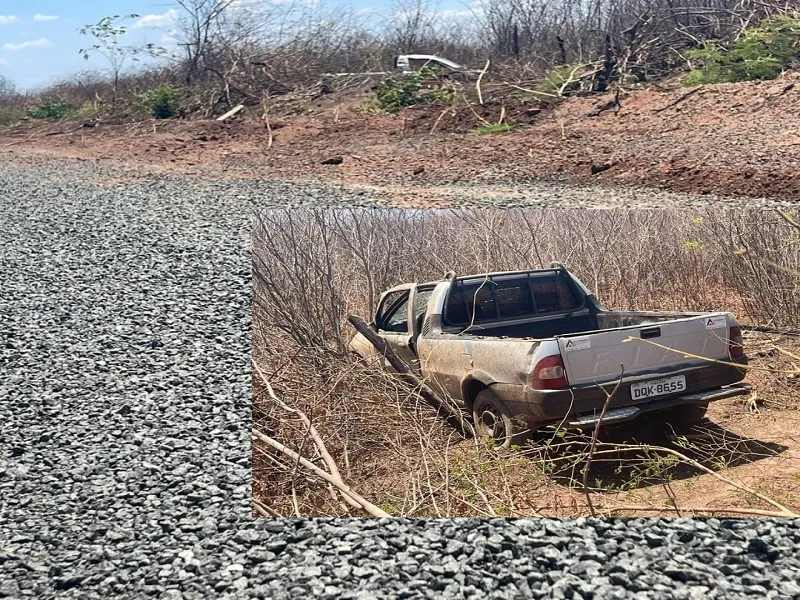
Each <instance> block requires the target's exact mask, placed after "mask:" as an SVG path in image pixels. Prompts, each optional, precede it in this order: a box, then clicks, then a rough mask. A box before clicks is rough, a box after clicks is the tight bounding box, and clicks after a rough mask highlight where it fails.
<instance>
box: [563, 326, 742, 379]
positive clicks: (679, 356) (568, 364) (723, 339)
mask: <svg viewBox="0 0 800 600" xmlns="http://www.w3.org/2000/svg"><path fill="white" fill-rule="evenodd" d="M727 315H728V313H724V312H723V313H709V314H706V315H702V316H695V317H689V318H684V319H675V320H671V321H661V322H658V323H650V324H647V325H637V326H633V327H624V328H621V329H611V330H608V331H598V332H594V333H588V334H584V335H580V334H577V335H569V336H563V337H559V338H557V339H558V347H559V350H560V351H561V356H562V358H563V359H564V366H565V368H566V371H567V379H568V380H569V382H570V384H571V385H580V384H586V383H596V382H603V381H609V380H612V379H614V378H615V377H618V376H619V373H620V365H624V366H625V376H626V378H627V377H628V376H631V375H636V374H642V373H647V372H659V371H662V370H664V371H668V370H669V367H670V366H673V365H678V364H683V365H685V364H686V363H692V362H696V363H697V364H704V363H705V361H702V360H700V359H697V358H686V357H685V356H684V355H683V353H685V352H688V353H691V354H696V355H699V356H703V357H706V358H713V359H717V360H720V359H722V360H728V336H729V331H730V329H729V321H728V316H727ZM627 338H634V339H633V340H631V341H629V342H624V341H623V340H625V339H627ZM654 344H658V345H657V346H656V345H654ZM667 348H669V350H668V349H667ZM676 350H677V352H676Z"/></svg>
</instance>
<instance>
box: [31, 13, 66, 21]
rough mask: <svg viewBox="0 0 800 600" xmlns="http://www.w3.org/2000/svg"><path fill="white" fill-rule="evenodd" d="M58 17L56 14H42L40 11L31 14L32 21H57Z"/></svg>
mask: <svg viewBox="0 0 800 600" xmlns="http://www.w3.org/2000/svg"><path fill="white" fill-rule="evenodd" d="M60 18H61V17H59V16H58V15H42V14H40V13H36V14H35V15H33V20H34V21H57V20H58V19H60Z"/></svg>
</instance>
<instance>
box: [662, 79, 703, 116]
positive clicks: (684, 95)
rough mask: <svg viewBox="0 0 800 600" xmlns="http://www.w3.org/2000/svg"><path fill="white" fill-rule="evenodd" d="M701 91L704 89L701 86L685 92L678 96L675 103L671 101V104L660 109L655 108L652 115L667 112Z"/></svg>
mask: <svg viewBox="0 0 800 600" xmlns="http://www.w3.org/2000/svg"><path fill="white" fill-rule="evenodd" d="M702 89H704V88H703V86H702V85H701V86H699V87H696V88H694V89H693V90H689V91H688V92H686V93H685V94H683V95H682V96H680V97H679V98H678V99H677V100H675V101H673V102H670V103H669V104H667V105H666V106H662V107H661V108H656V109H655V110H653V112H654V113H660V112H663V111H665V110H667V109H668V108H672V107H673V106H675V105H676V104H679V103H680V102H683V101H684V100H686V99H687V98H688V97H689V96H691V95H692V94H696V93H697V92H699V91H700V90H702Z"/></svg>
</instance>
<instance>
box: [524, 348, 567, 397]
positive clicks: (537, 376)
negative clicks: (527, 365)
mask: <svg viewBox="0 0 800 600" xmlns="http://www.w3.org/2000/svg"><path fill="white" fill-rule="evenodd" d="M568 385H569V382H568V381H567V371H566V369H564V361H563V360H561V356H559V355H557V354H556V355H555V356H545V357H544V358H543V359H542V360H540V361H539V362H538V363H536V366H535V367H534V368H533V377H532V378H531V387H532V388H533V389H534V390H556V389H559V388H565V387H567V386H568Z"/></svg>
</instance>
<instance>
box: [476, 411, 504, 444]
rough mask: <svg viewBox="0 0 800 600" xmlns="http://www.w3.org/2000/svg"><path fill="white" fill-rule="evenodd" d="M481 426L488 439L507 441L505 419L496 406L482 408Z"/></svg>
mask: <svg viewBox="0 0 800 600" xmlns="http://www.w3.org/2000/svg"><path fill="white" fill-rule="evenodd" d="M480 426H481V429H482V431H483V433H484V435H486V437H490V438H492V439H493V440H497V441H503V440H505V438H506V428H505V425H504V424H503V417H502V416H501V415H500V411H499V410H497V408H495V407H494V406H491V405H486V406H483V407H482V408H481V412H480Z"/></svg>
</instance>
